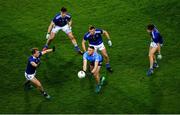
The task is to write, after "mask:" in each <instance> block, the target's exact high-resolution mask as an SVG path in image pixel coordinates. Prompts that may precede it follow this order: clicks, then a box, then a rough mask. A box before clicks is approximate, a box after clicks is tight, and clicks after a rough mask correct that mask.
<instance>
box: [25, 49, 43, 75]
mask: <svg viewBox="0 0 180 115" xmlns="http://www.w3.org/2000/svg"><path fill="white" fill-rule="evenodd" d="M39 53H40V54H39V57H38V58H36V57H34V56H30V57H29V58H28V63H27V67H26V73H27V74H34V73H35V72H36V67H34V66H32V64H31V62H35V63H36V64H38V63H39V62H40V57H41V56H42V53H41V52H39Z"/></svg>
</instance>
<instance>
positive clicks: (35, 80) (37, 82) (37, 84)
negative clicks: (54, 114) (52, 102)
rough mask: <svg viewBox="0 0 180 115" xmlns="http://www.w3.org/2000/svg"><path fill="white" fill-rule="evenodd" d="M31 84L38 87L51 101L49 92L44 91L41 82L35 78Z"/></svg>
mask: <svg viewBox="0 0 180 115" xmlns="http://www.w3.org/2000/svg"><path fill="white" fill-rule="evenodd" d="M31 82H32V83H33V84H34V85H35V86H36V87H37V89H38V90H39V91H40V92H41V94H42V95H43V96H44V97H45V98H46V99H50V95H48V94H47V92H45V91H44V88H43V86H42V85H41V82H40V81H39V80H38V79H36V78H35V77H34V78H33V79H31Z"/></svg>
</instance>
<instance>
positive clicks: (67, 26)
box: [43, 7, 82, 54]
mask: <svg viewBox="0 0 180 115" xmlns="http://www.w3.org/2000/svg"><path fill="white" fill-rule="evenodd" d="M71 28H72V19H71V16H70V15H69V14H68V13H67V9H66V8H64V7H62V8H61V12H60V13H58V14H57V15H56V16H55V17H54V18H53V20H52V21H51V23H50V25H49V27H48V32H47V35H46V39H47V42H46V45H45V46H44V48H43V50H46V49H47V48H48V46H49V45H50V43H51V41H52V40H53V39H54V37H55V35H56V33H57V32H58V31H59V30H62V31H63V32H65V33H66V34H67V36H68V37H69V38H70V40H71V42H72V43H73V45H74V47H75V50H76V51H77V52H78V53H80V54H82V51H81V50H80V48H79V47H78V44H77V42H76V39H75V37H74V35H73V33H72V30H71Z"/></svg>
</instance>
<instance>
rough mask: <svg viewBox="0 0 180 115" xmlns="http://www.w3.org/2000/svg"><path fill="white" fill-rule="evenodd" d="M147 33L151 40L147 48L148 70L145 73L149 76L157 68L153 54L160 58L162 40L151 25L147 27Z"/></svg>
mask: <svg viewBox="0 0 180 115" xmlns="http://www.w3.org/2000/svg"><path fill="white" fill-rule="evenodd" d="M147 32H148V33H150V35H151V40H152V41H151V44H150V48H149V61H150V68H149V70H148V72H147V75H148V76H150V75H152V74H153V72H154V71H153V69H154V68H157V67H159V66H158V63H157V60H156V56H155V53H156V52H158V56H160V57H162V56H161V54H160V51H161V46H162V44H163V38H162V36H161V35H160V33H159V31H158V30H157V29H156V28H155V26H154V25H153V24H149V25H148V26H147Z"/></svg>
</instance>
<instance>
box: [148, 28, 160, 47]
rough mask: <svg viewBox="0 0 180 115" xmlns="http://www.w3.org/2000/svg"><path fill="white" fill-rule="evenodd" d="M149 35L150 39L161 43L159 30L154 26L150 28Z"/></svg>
mask: <svg viewBox="0 0 180 115" xmlns="http://www.w3.org/2000/svg"><path fill="white" fill-rule="evenodd" d="M150 35H151V37H152V40H153V41H154V42H155V43H160V44H162V43H163V38H162V36H161V34H160V33H159V31H158V30H157V29H156V28H154V29H153V30H152V32H151V33H150Z"/></svg>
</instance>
